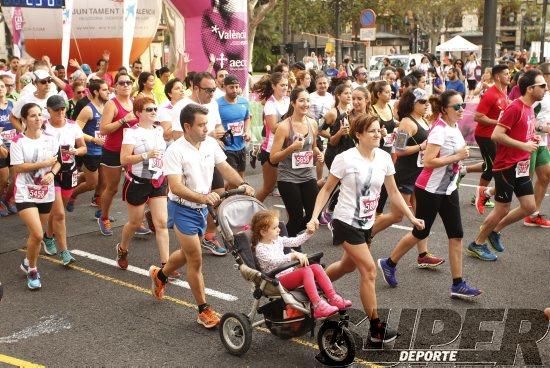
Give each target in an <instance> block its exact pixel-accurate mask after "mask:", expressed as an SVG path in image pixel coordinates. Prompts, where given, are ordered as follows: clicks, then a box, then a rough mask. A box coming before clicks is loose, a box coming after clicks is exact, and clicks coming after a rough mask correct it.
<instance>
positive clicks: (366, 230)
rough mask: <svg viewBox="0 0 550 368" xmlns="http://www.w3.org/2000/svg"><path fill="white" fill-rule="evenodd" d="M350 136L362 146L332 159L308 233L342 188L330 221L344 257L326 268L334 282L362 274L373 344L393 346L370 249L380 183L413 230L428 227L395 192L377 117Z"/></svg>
mask: <svg viewBox="0 0 550 368" xmlns="http://www.w3.org/2000/svg"><path fill="white" fill-rule="evenodd" d="M350 135H351V136H352V137H354V139H355V140H356V141H357V143H358V145H357V147H355V148H350V149H349V150H347V151H345V152H342V153H340V154H339V155H337V156H336V158H335V159H334V162H333V163H332V166H331V169H330V175H329V177H328V179H327V182H326V184H325V185H324V186H323V188H321V190H320V192H319V195H318V196H317V200H316V202H315V209H314V210H313V214H312V220H311V221H310V222H309V223H308V225H307V226H308V229H309V230H315V229H317V228H318V226H319V221H318V220H317V217H318V216H319V213H320V212H321V210H322V209H323V207H324V206H325V204H326V203H327V201H328V199H329V197H330V194H331V193H332V191H333V190H334V188H336V186H337V185H338V184H340V195H339V196H338V204H337V205H336V208H335V209H334V214H333V221H332V225H333V244H334V245H342V248H343V249H344V254H343V256H342V258H341V259H340V260H339V261H337V262H335V263H333V264H331V265H330V266H329V267H328V268H327V275H328V276H329V278H330V279H331V280H332V281H334V280H337V279H339V278H340V277H342V276H344V275H345V274H347V273H350V272H353V271H354V270H355V269H358V270H359V274H360V277H361V285H360V289H359V294H360V297H361V301H362V303H363V308H364V309H365V313H366V314H367V315H368V317H369V319H370V324H371V327H370V331H371V340H372V341H373V342H390V341H392V340H394V339H395V338H396V337H397V333H396V332H395V331H392V330H390V329H389V328H387V327H386V324H385V323H382V322H380V320H379V318H378V312H377V302H376V292H375V280H376V264H375V263H374V259H373V258H372V255H371V253H370V250H369V246H368V243H370V238H371V235H370V234H371V229H372V226H373V224H374V220H375V214H376V207H377V204H378V199H379V198H380V191H381V188H382V184H385V185H386V188H387V191H388V194H389V197H390V199H391V201H392V203H396V206H397V208H399V209H400V210H401V211H402V213H403V214H404V215H405V216H406V217H407V218H408V219H409V220H410V221H411V222H412V224H413V225H414V226H417V227H418V228H420V229H422V228H424V222H423V221H422V220H418V219H417V218H416V217H414V215H413V214H412V212H411V210H410V209H409V208H408V207H407V204H406V203H405V201H404V200H403V197H402V196H401V194H399V191H398V190H397V186H396V184H395V180H394V178H393V175H394V173H395V169H394V167H393V163H392V159H391V156H390V154H389V153H387V152H385V151H383V150H382V149H380V148H379V146H380V139H381V138H382V135H381V128H380V122H379V119H378V117H376V116H372V115H362V116H359V117H357V118H356V119H355V120H354V121H353V122H352V124H351V129H350Z"/></svg>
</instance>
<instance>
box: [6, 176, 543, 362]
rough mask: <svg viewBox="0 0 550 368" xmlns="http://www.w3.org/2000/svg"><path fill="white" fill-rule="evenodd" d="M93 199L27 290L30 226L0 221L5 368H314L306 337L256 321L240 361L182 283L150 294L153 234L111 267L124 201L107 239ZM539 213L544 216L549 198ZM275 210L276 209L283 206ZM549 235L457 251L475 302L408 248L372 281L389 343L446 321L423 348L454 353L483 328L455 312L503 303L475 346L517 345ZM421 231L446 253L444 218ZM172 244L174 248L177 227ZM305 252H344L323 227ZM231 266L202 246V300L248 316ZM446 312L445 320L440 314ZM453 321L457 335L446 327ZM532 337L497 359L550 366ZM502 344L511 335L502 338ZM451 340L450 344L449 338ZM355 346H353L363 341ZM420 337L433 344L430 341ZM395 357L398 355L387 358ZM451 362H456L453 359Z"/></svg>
mask: <svg viewBox="0 0 550 368" xmlns="http://www.w3.org/2000/svg"><path fill="white" fill-rule="evenodd" d="M247 179H248V180H249V181H250V182H251V183H252V184H253V185H258V184H259V182H260V180H261V175H260V172H259V170H255V171H252V170H250V172H249V176H248V178H247ZM477 180H478V179H477V177H476V176H469V177H466V178H465V179H464V180H463V183H464V184H465V185H463V186H462V187H461V188H460V195H461V199H460V202H461V209H462V220H463V224H464V228H465V243H466V242H469V241H471V239H472V238H473V237H474V236H475V232H476V230H477V229H478V227H479V225H480V222H481V220H482V217H481V216H479V215H478V214H477V212H476V211H475V209H474V207H473V206H471V205H470V204H469V202H470V198H471V196H472V195H473V193H474V187H473V185H475V184H476V183H477ZM90 196H91V195H89V194H88V195H83V196H81V198H80V200H79V202H78V203H77V206H76V209H75V211H74V212H73V213H71V214H69V215H68V219H67V223H68V234H69V247H70V249H71V250H73V251H74V253H75V257H76V258H77V261H78V262H77V263H76V264H75V266H73V267H70V268H65V267H63V266H62V265H61V264H60V263H59V261H58V259H57V258H56V257H48V256H42V258H41V259H40V261H39V270H40V273H41V276H42V283H43V287H42V290H40V291H37V292H31V291H29V290H27V288H26V283H25V278H24V276H23V274H22V273H21V272H20V271H19V270H18V268H19V263H20V261H21V259H22V258H23V256H24V253H23V252H22V248H23V247H24V244H25V237H26V231H25V228H24V226H23V224H22V223H21V221H20V220H19V218H18V217H16V216H11V217H8V218H2V219H0V281H1V282H2V283H3V284H4V289H5V290H4V298H3V300H2V301H1V302H0V366H1V367H3V366H13V365H20V366H32V365H31V363H32V364H38V365H45V366H50V367H77V366H90V367H99V366H108V367H111V366H113V367H114V366H117V367H121V366H124V367H126V366H132V367H138V366H139V367H148V366H166V367H214V366H217V367H316V366H321V365H320V364H319V363H317V362H316V361H315V359H314V357H315V355H316V354H317V352H318V350H316V349H317V347H316V339H315V338H311V337H310V336H309V335H306V336H303V337H301V338H299V339H293V340H286V341H283V340H280V339H279V338H277V337H275V336H273V335H271V334H269V333H268V332H266V330H265V329H264V330H261V329H256V330H254V332H253V342H252V347H251V349H250V350H249V352H248V353H247V354H246V355H245V356H243V357H240V358H238V357H234V356H231V355H229V354H228V353H227V352H226V351H225V350H224V348H223V346H222V344H221V342H220V339H219V336H218V331H217V330H214V331H207V330H205V329H204V328H202V327H201V326H199V325H198V324H197V323H196V322H195V318H196V313H197V312H196V306H195V305H194V300H193V297H192V295H191V292H190V290H188V289H187V288H185V287H182V286H179V285H169V286H168V289H167V297H166V300H164V301H162V302H158V301H156V300H154V299H153V298H152V297H151V295H150V291H149V286H150V284H149V279H148V278H147V277H146V276H144V275H143V272H144V270H147V269H148V267H149V265H150V264H152V263H158V262H159V261H158V252H157V249H156V245H155V243H154V239H153V237H152V236H148V237H145V238H142V239H136V240H135V241H134V242H133V244H132V247H131V249H130V256H129V257H130V258H129V261H130V265H132V266H134V267H136V268H135V269H133V270H128V271H122V270H119V269H117V268H115V267H114V266H113V265H112V264H107V263H108V262H109V261H111V262H112V260H114V256H115V250H114V247H115V244H116V243H117V241H118V239H120V232H121V227H122V225H123V224H124V222H125V219H126V213H125V212H126V211H125V205H124V204H123V203H122V202H121V201H120V200H117V201H116V202H115V205H114V211H113V215H114V216H115V217H116V219H117V221H116V222H115V223H114V226H115V229H114V235H113V236H112V237H104V236H102V235H100V234H99V232H98V230H97V224H96V222H95V221H94V219H93V213H94V209H93V208H92V207H89V206H88V203H89V200H90ZM266 204H267V206H272V205H281V204H282V202H281V200H280V198H276V197H268V200H267V201H266ZM543 210H544V211H543V212H546V213H550V205H549V204H548V199H546V201H545V203H544V208H543ZM281 212H282V213H284V210H282V211H281ZM407 226H409V224H407V223H403V224H401V227H394V228H390V229H388V230H386V231H385V232H383V233H382V234H380V235H379V236H377V237H376V239H375V241H374V244H373V247H372V253H373V256H374V257H375V259H376V258H379V257H384V256H387V254H388V253H389V252H390V250H391V248H392V247H393V246H394V245H395V244H396V243H397V241H398V240H399V239H400V238H401V237H402V236H403V235H404V234H405V233H406V232H407V230H406V229H404V228H403V227H407ZM549 235H550V231H549V230H547V229H538V228H527V227H524V226H523V225H522V224H521V223H517V224H514V225H512V226H510V227H509V228H508V229H506V230H505V232H504V234H503V239H504V242H505V245H506V247H507V248H506V252H504V253H503V254H502V255H500V256H499V259H498V261H497V262H493V263H484V262H481V261H479V260H477V259H473V258H471V257H468V256H465V257H464V276H465V278H466V279H467V280H468V281H469V282H471V283H472V284H473V285H475V286H478V287H480V288H481V289H483V291H484V294H483V295H482V296H480V297H479V298H477V299H476V300H475V301H472V302H465V301H459V300H453V299H451V298H450V297H449V287H450V281H451V280H450V271H449V266H448V264H447V263H446V264H444V265H442V266H440V268H438V269H436V270H421V269H418V268H417V267H416V266H415V257H416V251H415V250H413V251H411V252H409V254H407V256H406V257H404V259H403V260H402V261H401V262H400V265H399V268H398V277H399V282H400V283H399V286H398V287H397V288H395V289H390V288H389V287H388V286H387V285H385V283H384V281H383V280H382V278H381V276H380V275H378V278H377V282H376V287H377V296H378V303H379V307H380V308H381V309H384V310H385V312H384V315H388V311H389V323H390V325H392V326H394V327H397V326H399V330H400V332H401V333H402V334H403V336H402V337H401V338H400V339H398V340H397V341H398V342H399V343H397V342H396V344H397V345H396V346H394V348H395V349H397V348H400V349H407V348H409V347H412V346H414V347H415V348H419V347H421V346H425V345H422V344H426V343H427V342H426V336H427V335H430V334H438V333H439V332H441V330H445V329H446V328H449V329H450V330H446V331H447V332H448V331H451V332H449V334H447V335H445V333H443V334H441V335H438V336H439V337H440V339H439V340H437V338H436V339H435V340H434V341H432V344H431V345H444V348H445V349H458V350H462V349H464V348H465V346H466V345H468V343H469V342H471V341H474V340H473V339H475V338H476V336H477V337H478V338H479V336H480V334H479V333H475V332H474V333H471V334H468V331H469V330H468V327H467V326H466V323H464V324H463V325H462V329H461V319H462V320H464V322H466V320H467V319H465V315H466V313H473V314H476V315H478V316H482V318H481V319H490V316H491V313H492V311H491V310H492V309H496V310H497V317H498V314H499V313H500V312H498V310H501V311H502V313H503V315H504V317H503V316H502V315H501V316H500V317H499V318H493V319H495V320H496V321H497V322H483V323H482V324H481V325H480V324H479V323H477V325H476V326H474V327H476V328H478V327H479V328H480V329H482V330H483V329H488V330H494V331H495V333H494V336H493V337H491V335H489V336H488V339H486V340H483V339H482V340H480V341H488V342H489V343H482V344H478V345H477V349H478V350H481V351H486V352H487V351H489V353H491V352H493V353H495V354H496V355H498V354H499V350H506V349H508V350H510V349H513V350H514V352H515V340H513V338H512V337H510V336H509V335H510V331H511V330H513V326H512V327H510V328H508V326H509V324H508V322H509V321H511V319H512V316H513V314H514V311H513V310H514V309H534V310H542V309H543V308H544V307H547V306H550V297H549V296H550V286H549V285H550V277H549V276H550V275H549V272H548V267H549V263H550V241H548V238H549ZM429 239H430V240H429V247H430V251H431V252H432V253H434V254H437V255H440V256H443V257H445V258H447V239H446V236H445V232H444V229H443V226H442V224H441V222H440V220H437V221H436V224H435V226H434V227H433V229H432V234H431V236H430V238H429ZM171 249H172V250H174V249H176V243H175V241H174V236H173V234H171ZM305 250H306V251H307V252H310V253H311V252H313V251H323V252H324V253H325V257H324V259H323V262H324V263H325V264H329V263H331V262H333V261H335V260H337V259H338V258H339V257H340V256H341V252H342V250H341V249H340V248H338V247H334V246H332V245H331V237H330V233H329V231H328V230H327V229H326V228H322V229H321V230H320V231H319V232H318V233H317V234H315V236H314V237H313V238H312V239H311V240H310V241H309V242H308V243H307V245H306V246H305ZM88 257H91V258H88ZM233 264H234V262H233V259H232V257H231V256H230V255H228V256H226V257H215V256H212V255H209V254H204V275H205V282H206V287H208V288H209V289H211V290H212V291H211V293H210V294H211V295H208V296H207V298H208V301H209V302H210V303H211V304H212V305H213V306H214V308H215V309H216V310H217V311H218V312H220V313H225V312H230V311H234V312H245V313H246V312H248V310H249V309H250V306H251V303H252V296H251V289H250V285H249V284H248V283H247V282H245V281H244V280H243V279H242V278H241V277H240V275H239V274H238V272H237V271H236V270H235V269H234V268H233ZM184 278H185V277H182V279H184ZM358 284H359V276H358V273H353V274H350V275H347V276H346V277H344V278H342V279H341V280H339V281H337V282H336V283H335V286H336V289H337V290H338V291H339V293H341V294H342V295H344V296H345V297H347V298H349V299H351V300H352V301H353V303H354V307H357V308H358V309H359V310H360V309H361V308H360V307H359V306H360V301H359V295H358ZM414 309H416V310H418V314H419V316H417V317H415V315H416V311H414ZM473 309H479V310H478V311H474V310H473ZM359 310H356V311H353V313H352V314H353V317H352V321H357V320H359V319H360V318H361V317H362V313H361V312H360V311H359ZM411 310H413V311H412V312H411ZM433 310H436V312H437V313H440V315H438V316H439V317H437V316H436V317H437V318H434V319H436V320H438V319H439V320H443V323H444V325H442V326H443V327H442V326H438V325H437V323H436V327H433V326H434V325H433V323H432V324H431V325H429V326H431V327H430V328H428V330H427V332H426V331H424V330H422V329H421V327H419V325H421V323H420V322H421V321H422V320H423V318H424V317H425V315H428V314H429V313H430V312H433ZM420 312H422V315H421V316H420V314H421V313H420ZM406 313H407V314H406ZM411 313H412V319H411ZM441 313H442V314H441ZM473 314H471V315H473ZM442 315H447V316H448V318H450V319H449V320H445V318H443V317H441V316H442ZM469 315H470V314H469ZM528 315H529V313H528V312H527V311H523V312H519V316H520V317H521V318H520V319H528V317H527V316H528ZM400 316H401V318H400ZM453 316H454V317H457V316H458V320H457V319H456V318H454V319H453V318H452V317H453ZM484 317H487V318H484ZM493 317H494V316H493ZM516 317H517V316H516ZM407 318H408V319H407ZM415 318H418V320H417V326H416V328H415V329H414V331H413V329H412V327H411V326H412V325H407V323H406V322H407V321H409V322H411V323H414V321H415ZM426 318H427V317H426ZM541 318H542V317H541V316H540V315H538V314H536V313H535V314H534V319H532V320H531V321H530V323H527V325H525V324H523V325H522V330H521V331H523V332H525V331H527V330H529V327H531V328H535V327H537V326H538V328H539V330H540V328H541V327H540V325H541V322H540V321H541ZM468 320H471V319H468ZM498 321H501V322H498ZM402 323H403V325H402ZM440 324H441V323H440ZM405 325H407V326H409V327H407V326H405ZM505 326H506V327H505ZM526 326H527V327H526ZM542 326H543V329H544V330H545V329H546V328H547V325H546V324H545V322H542ZM424 327H426V326H424ZM471 327H472V326H469V328H470V330H471ZM453 329H455V332H457V333H456V334H453V333H452V330H453ZM353 330H354V332H355V333H356V334H357V335H358V336H361V337H362V338H365V337H366V336H367V327H366V326H365V325H362V326H359V327H354V328H353ZM411 331H412V332H411ZM415 331H416V335H415V336H416V338H415V339H413V340H412V341H415V342H414V345H410V346H409V345H408V343H407V341H409V340H410V339H411V333H413V334H414V332H415ZM422 331H424V332H426V333H425V335H426V336H423V335H422V333H423V332H422ZM444 332H445V331H444ZM470 332H471V331H470ZM457 334H458V336H455V335H457ZM443 335H445V336H447V337H442V336H443ZM543 335H544V334H543ZM453 336H455V337H456V338H453ZM503 336H504V337H503ZM428 337H429V336H428ZM449 337H450V338H449ZM540 337H541V338H542V337H543V336H540ZM446 339H447V340H446ZM537 340H540V341H538V342H537V343H536V345H535V346H536V347H537V348H538V353H537V349H534V348H533V346H531V348H528V347H526V348H524V349H519V348H518V354H517V356H516V354H512V355H513V356H514V357H515V360H514V359H512V361H510V362H507V363H506V364H504V363H503V362H500V363H499V364H497V365H508V364H510V365H512V364H515V366H523V365H525V364H528V363H531V364H533V362H535V363H536V362H537V360H536V357H537V356H539V355H538V354H540V364H542V365H545V366H550V345H549V341H550V338H548V337H545V338H542V339H540V338H537ZM400 341H401V342H400ZM491 341H492V343H491ZM510 341H513V342H514V343H513V344H512V345H510V344H511V342H510ZM447 342H449V344H445V343H447ZM474 342H475V341H474ZM358 344H359V345H361V341H359V342H358ZM399 344H400V345H399ZM427 344H428V345H427V346H428V347H429V346H430V343H429V341H428V343H427ZM474 347H475V344H474ZM474 347H471V349H473V348H474ZM391 348H392V347H391V346H390V347H387V349H386V350H385V352H388V351H390V355H391V354H392V353H395V351H396V350H393V351H392V350H391ZM360 350H361V349H360ZM519 351H521V352H522V353H523V354H522V353H519ZM495 354H493V356H494V355H495ZM466 355H467V354H466ZM501 355H502V354H501ZM472 356H473V358H472V360H470V361H471V362H473V363H474V362H477V363H478V364H479V363H481V362H483V361H487V360H484V359H483V358H482V357H480V356H477V355H475V354H474V355H472ZM381 357H382V358H383V357H387V356H385V355H384V351H382V353H381V352H380V351H378V352H368V351H360V352H359V354H358V358H359V360H357V361H356V364H355V365H357V366H365V365H369V363H368V362H371V361H373V360H376V361H381V360H380V359H382V358H381ZM392 357H393V358H395V354H393V355H392ZM469 357H470V358H471V356H469ZM476 357H477V358H476ZM393 358H392V359H393ZM17 359H19V361H18V360H17ZM476 359H478V360H476ZM2 362H4V363H2ZM25 362H26V363H25ZM3 364H4V365H3ZM449 364H450V363H449ZM455 365H456V366H464V364H461V363H455ZM444 366H448V364H447V365H444Z"/></svg>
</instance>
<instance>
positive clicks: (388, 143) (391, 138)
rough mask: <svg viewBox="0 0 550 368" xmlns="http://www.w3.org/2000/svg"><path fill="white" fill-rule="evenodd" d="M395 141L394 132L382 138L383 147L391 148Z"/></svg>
mask: <svg viewBox="0 0 550 368" xmlns="http://www.w3.org/2000/svg"><path fill="white" fill-rule="evenodd" d="M394 141H395V132H394V133H388V135H386V136H385V137H384V147H391V146H393V142H394Z"/></svg>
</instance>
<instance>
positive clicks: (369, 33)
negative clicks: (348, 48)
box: [359, 28, 376, 41]
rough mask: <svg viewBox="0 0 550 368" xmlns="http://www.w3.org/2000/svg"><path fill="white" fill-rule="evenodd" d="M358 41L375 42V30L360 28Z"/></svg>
mask: <svg viewBox="0 0 550 368" xmlns="http://www.w3.org/2000/svg"><path fill="white" fill-rule="evenodd" d="M359 39H360V40H361V41H374V40H376V28H361V29H360V31H359Z"/></svg>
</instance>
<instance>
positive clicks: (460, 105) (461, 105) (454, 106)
mask: <svg viewBox="0 0 550 368" xmlns="http://www.w3.org/2000/svg"><path fill="white" fill-rule="evenodd" d="M447 107H452V108H453V109H454V110H455V111H459V110H460V109H462V110H464V109H465V108H466V104H465V103H464V102H463V103H458V104H454V105H449V106H447Z"/></svg>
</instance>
